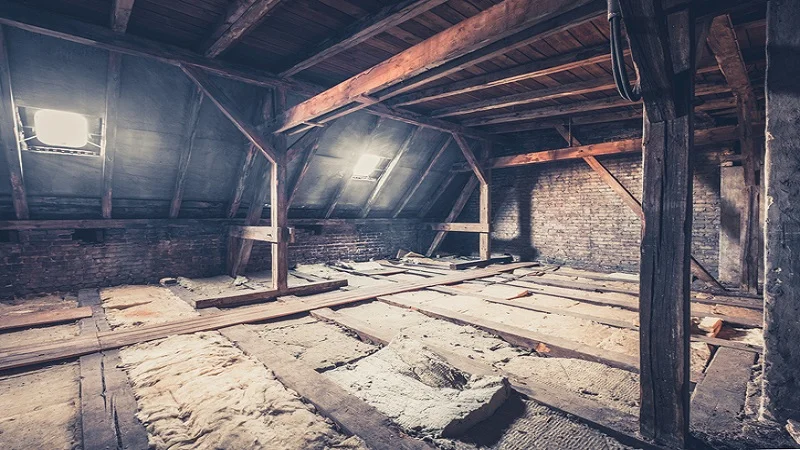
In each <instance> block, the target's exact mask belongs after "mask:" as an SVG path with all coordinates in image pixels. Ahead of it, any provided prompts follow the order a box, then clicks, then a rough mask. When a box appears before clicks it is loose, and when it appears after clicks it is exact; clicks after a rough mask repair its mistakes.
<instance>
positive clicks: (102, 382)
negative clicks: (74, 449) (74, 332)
mask: <svg viewBox="0 0 800 450" xmlns="http://www.w3.org/2000/svg"><path fill="white" fill-rule="evenodd" d="M78 300H79V303H80V304H81V305H82V307H86V308H89V309H90V310H93V315H92V316H91V317H90V318H86V319H83V320H82V321H81V337H83V336H88V337H91V336H95V335H97V333H98V332H108V331H109V330H110V327H109V325H108V322H107V321H106V318H105V313H104V312H103V308H102V306H101V302H100V294H99V293H98V291H97V289H84V290H82V291H80V292H79V293H78ZM79 361H80V375H81V376H80V407H81V410H80V415H81V421H80V423H81V434H82V445H83V446H82V448H84V449H86V450H108V449H138V448H147V447H148V438H147V431H146V430H145V428H144V426H143V425H142V423H141V422H139V420H138V419H137V418H136V413H137V412H138V410H139V408H138V405H137V403H136V398H135V397H134V395H133V390H132V389H131V387H130V384H129V383H128V376H127V374H126V373H125V371H124V370H123V369H122V368H121V366H122V360H121V359H120V357H119V350H108V351H105V352H98V353H92V354H88V355H84V356H81V357H80V359H79Z"/></svg>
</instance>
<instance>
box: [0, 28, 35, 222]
mask: <svg viewBox="0 0 800 450" xmlns="http://www.w3.org/2000/svg"><path fill="white" fill-rule="evenodd" d="M0 108H2V116H3V118H4V119H3V120H2V121H0V139H2V144H3V153H4V154H5V158H6V163H7V164H8V176H9V181H10V183H11V199H12V201H13V203H14V214H15V216H16V218H17V220H26V219H28V217H30V213H29V212H28V200H27V196H26V194H25V179H24V178H23V172H22V154H21V153H20V150H21V149H20V145H19V139H18V136H19V124H18V123H17V119H16V117H17V107H16V105H15V103H14V93H13V90H12V87H11V68H10V66H9V59H8V46H7V44H6V36H5V31H4V30H3V29H2V28H0Z"/></svg>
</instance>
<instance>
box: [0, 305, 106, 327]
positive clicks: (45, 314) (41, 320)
mask: <svg viewBox="0 0 800 450" xmlns="http://www.w3.org/2000/svg"><path fill="white" fill-rule="evenodd" d="M87 317H92V308H90V307H88V306H84V307H80V308H65V309H56V310H52V311H41V312H35V313H27V314H13V315H12V314H6V315H3V316H0V332H2V331H9V330H15V329H18V328H28V327H38V326H42V325H55V324H59V323H65V322H73V321H76V320H78V319H84V318H87Z"/></svg>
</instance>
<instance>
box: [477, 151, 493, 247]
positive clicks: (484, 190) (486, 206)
mask: <svg viewBox="0 0 800 450" xmlns="http://www.w3.org/2000/svg"><path fill="white" fill-rule="evenodd" d="M490 145H491V144H490V143H484V144H483V147H484V149H483V152H482V153H483V155H481V156H482V157H481V161H486V160H488V159H489V157H490V154H491V147H490ZM485 172H486V182H485V183H481V186H480V197H479V198H478V203H479V217H480V223H481V225H482V226H483V227H484V228H485V229H486V231H484V232H481V233H480V234H479V235H478V252H479V254H480V258H481V259H482V260H489V259H490V258H491V257H492V174H491V171H489V170H486V171H485Z"/></svg>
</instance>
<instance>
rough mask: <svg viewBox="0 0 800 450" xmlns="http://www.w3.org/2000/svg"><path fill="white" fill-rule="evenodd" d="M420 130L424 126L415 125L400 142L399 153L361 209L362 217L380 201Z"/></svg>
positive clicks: (382, 174) (393, 158)
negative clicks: (390, 179) (382, 193)
mask: <svg viewBox="0 0 800 450" xmlns="http://www.w3.org/2000/svg"><path fill="white" fill-rule="evenodd" d="M420 131H422V128H419V127H414V128H413V129H412V130H411V131H410V132H409V133H408V136H406V138H405V139H404V140H403V143H402V144H400V149H398V150H397V153H395V155H394V156H393V157H392V160H391V161H389V164H388V165H387V166H386V169H385V170H384V171H383V173H381V175H380V177H379V178H378V181H377V182H376V183H375V186H374V187H373V188H372V192H370V194H369V197H368V198H367V203H366V204H364V207H363V208H362V209H361V218H365V217H367V216H368V215H369V212H370V211H372V207H373V206H375V202H377V201H378V198H379V197H380V195H381V192H383V189H384V188H385V187H386V184H387V183H388V182H389V178H390V177H391V176H392V173H394V170H395V169H396V168H397V166H398V164H400V160H401V159H402V158H403V156H404V155H405V154H406V152H408V150H409V149H410V148H411V143H412V142H413V141H414V139H415V138H416V137H417V136H418V135H419V132H420Z"/></svg>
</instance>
